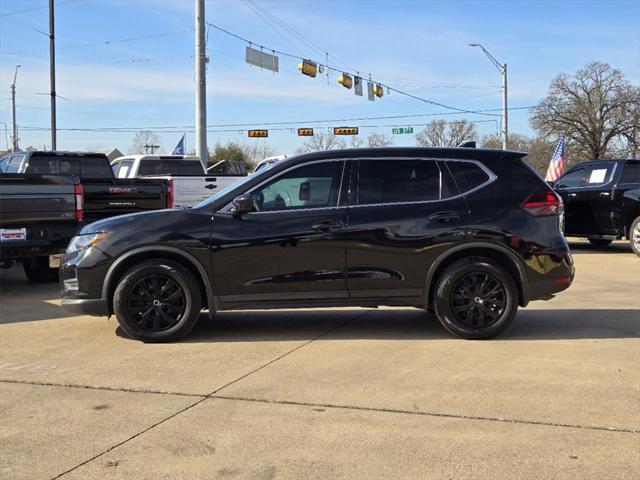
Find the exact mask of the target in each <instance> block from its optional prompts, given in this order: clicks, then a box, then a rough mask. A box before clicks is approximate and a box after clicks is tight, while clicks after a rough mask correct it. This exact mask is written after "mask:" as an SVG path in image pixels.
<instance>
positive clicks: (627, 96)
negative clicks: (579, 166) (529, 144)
mask: <svg viewBox="0 0 640 480" xmlns="http://www.w3.org/2000/svg"><path fill="white" fill-rule="evenodd" d="M639 102H640V89H639V88H638V87H635V86H633V85H631V84H630V83H629V82H628V81H627V80H625V78H624V75H623V73H622V72H621V71H620V70H618V69H614V68H612V67H611V66H610V65H609V64H607V63H601V62H593V63H590V64H588V65H587V66H585V67H584V68H583V69H581V70H578V71H577V72H576V73H575V75H567V74H566V73H561V74H559V75H558V76H557V77H555V78H554V79H553V80H552V81H551V85H550V86H549V91H548V92H547V96H546V97H545V98H543V99H542V100H541V101H540V103H538V105H537V107H536V108H535V110H534V111H533V115H532V116H531V118H530V120H529V121H530V123H531V126H532V127H533V128H534V129H536V131H537V132H538V133H539V134H540V135H541V136H544V137H556V138H557V137H559V136H560V135H562V134H564V135H566V136H567V138H568V139H569V141H570V143H571V145H572V147H573V151H574V152H575V153H576V154H577V156H578V157H580V159H581V160H594V159H601V158H607V157H609V156H611V155H612V154H614V153H616V152H615V150H616V146H618V148H620V146H624V145H630V146H631V147H632V150H633V149H634V148H636V149H637V142H638V133H637V131H638V103H639ZM633 145H636V147H634V146H633Z"/></svg>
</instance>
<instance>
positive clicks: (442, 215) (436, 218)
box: [429, 212, 460, 223]
mask: <svg viewBox="0 0 640 480" xmlns="http://www.w3.org/2000/svg"><path fill="white" fill-rule="evenodd" d="M458 220H460V215H458V213H457V212H436V213H432V214H431V215H429V221H430V222H438V223H452V222H457V221H458Z"/></svg>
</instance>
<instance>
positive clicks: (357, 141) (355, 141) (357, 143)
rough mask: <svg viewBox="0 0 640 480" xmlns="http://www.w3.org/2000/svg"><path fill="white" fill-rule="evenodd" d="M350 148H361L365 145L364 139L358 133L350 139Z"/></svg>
mask: <svg viewBox="0 0 640 480" xmlns="http://www.w3.org/2000/svg"><path fill="white" fill-rule="evenodd" d="M348 145H349V148H360V147H362V145H364V140H362V138H361V137H360V136H358V135H352V136H350V137H349V140H348Z"/></svg>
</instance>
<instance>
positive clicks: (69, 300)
mask: <svg viewBox="0 0 640 480" xmlns="http://www.w3.org/2000/svg"><path fill="white" fill-rule="evenodd" d="M109 264H110V258H109V257H108V256H107V255H106V254H105V253H104V252H102V251H100V250H99V249H97V248H95V247H94V248H90V249H88V250H87V251H85V252H82V253H81V254H80V255H77V254H65V255H64V257H63V258H62V262H61V263H60V273H59V278H60V287H61V290H62V293H61V297H62V299H61V305H62V307H63V308H64V309H65V310H68V311H70V312H73V313H79V314H82V315H92V316H99V317H102V316H108V315H109V314H110V312H109V302H107V300H106V299H105V298H103V292H102V285H103V283H104V277H105V275H106V272H107V269H108V266H109Z"/></svg>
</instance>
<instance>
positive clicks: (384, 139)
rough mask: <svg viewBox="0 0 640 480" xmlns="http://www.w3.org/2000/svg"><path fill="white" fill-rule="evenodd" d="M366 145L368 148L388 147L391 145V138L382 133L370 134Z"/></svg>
mask: <svg viewBox="0 0 640 480" xmlns="http://www.w3.org/2000/svg"><path fill="white" fill-rule="evenodd" d="M367 143H368V144H369V147H371V148H374V147H389V146H391V145H393V137H390V136H389V135H385V134H384V133H376V132H374V133H372V134H371V135H369V136H368V137H367Z"/></svg>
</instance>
